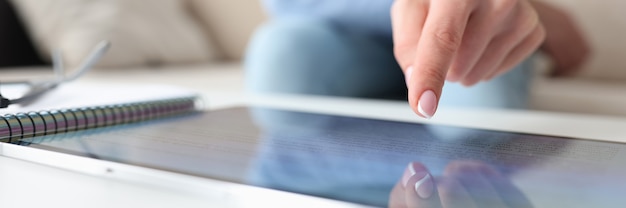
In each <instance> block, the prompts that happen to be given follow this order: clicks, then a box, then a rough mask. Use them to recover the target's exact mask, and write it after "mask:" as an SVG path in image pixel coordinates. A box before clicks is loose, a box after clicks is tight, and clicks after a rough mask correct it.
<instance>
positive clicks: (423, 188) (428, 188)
mask: <svg viewBox="0 0 626 208" xmlns="http://www.w3.org/2000/svg"><path fill="white" fill-rule="evenodd" d="M433 189H434V184H433V179H432V177H431V176H430V174H429V173H426V174H425V175H424V177H423V178H422V179H420V180H418V181H417V182H415V192H417V195H418V196H419V197H420V198H422V199H428V198H430V196H431V195H433Z"/></svg>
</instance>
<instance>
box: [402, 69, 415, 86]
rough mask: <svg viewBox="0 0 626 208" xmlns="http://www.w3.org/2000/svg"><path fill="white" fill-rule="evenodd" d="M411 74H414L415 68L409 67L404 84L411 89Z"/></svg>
mask: <svg viewBox="0 0 626 208" xmlns="http://www.w3.org/2000/svg"><path fill="white" fill-rule="evenodd" d="M411 74H413V67H412V66H409V68H407V69H406V73H404V82H405V83H406V86H407V88H408V87H409V80H411Z"/></svg>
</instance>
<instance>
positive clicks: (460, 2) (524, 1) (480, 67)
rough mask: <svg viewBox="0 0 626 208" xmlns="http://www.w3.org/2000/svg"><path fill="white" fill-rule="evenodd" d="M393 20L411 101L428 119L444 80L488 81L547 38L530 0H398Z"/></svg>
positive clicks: (437, 100) (396, 46)
mask: <svg viewBox="0 0 626 208" xmlns="http://www.w3.org/2000/svg"><path fill="white" fill-rule="evenodd" d="M391 18H392V26H393V39H394V53H395V57H396V59H397V61H398V63H399V64H400V66H401V67H402V70H403V71H404V74H405V77H406V82H407V87H408V90H409V103H410V105H411V107H412V108H413V111H415V112H416V113H417V114H418V115H420V116H422V117H425V118H430V117H432V116H433V115H434V114H435V111H436V110H437V106H438V102H439V98H440V97H441V89H442V87H443V85H444V82H445V81H446V80H448V81H452V82H461V83H462V84H463V85H466V86H472V85H475V84H476V83H478V82H480V81H482V80H489V79H491V78H493V77H495V76H498V75H500V74H502V73H504V72H506V71H508V70H510V69H511V68H513V67H514V66H516V65H517V64H518V63H520V62H521V61H523V60H524V59H525V58H527V57H528V56H529V55H530V54H532V53H533V52H534V51H535V50H536V49H537V48H538V47H539V46H540V45H541V43H542V42H543V40H544V38H545V31H544V28H543V26H542V24H541V22H540V21H539V17H538V14H537V12H536V11H535V9H534V8H533V6H532V5H531V4H530V2H529V1H528V0H396V1H395V2H394V5H393V7H392V9H391Z"/></svg>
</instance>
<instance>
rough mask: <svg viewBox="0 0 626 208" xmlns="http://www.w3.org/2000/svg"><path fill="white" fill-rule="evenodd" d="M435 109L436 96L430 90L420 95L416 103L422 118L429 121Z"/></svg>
mask: <svg viewBox="0 0 626 208" xmlns="http://www.w3.org/2000/svg"><path fill="white" fill-rule="evenodd" d="M435 109H437V95H435V92H433V91H432V90H427V91H426V92H424V93H422V96H421V97H420V100H419V102H418V103H417V110H418V111H419V113H420V114H422V116H424V118H426V119H430V118H432V117H433V115H434V114H435Z"/></svg>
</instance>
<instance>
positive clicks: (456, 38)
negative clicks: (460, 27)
mask: <svg viewBox="0 0 626 208" xmlns="http://www.w3.org/2000/svg"><path fill="white" fill-rule="evenodd" d="M434 37H435V41H436V44H437V45H438V46H439V47H440V48H441V49H442V50H443V52H444V53H446V54H452V53H454V52H455V51H456V49H457V48H458V47H459V45H461V39H462V37H461V33H460V32H456V31H453V30H450V29H440V30H437V31H436V32H435V34H434Z"/></svg>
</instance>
